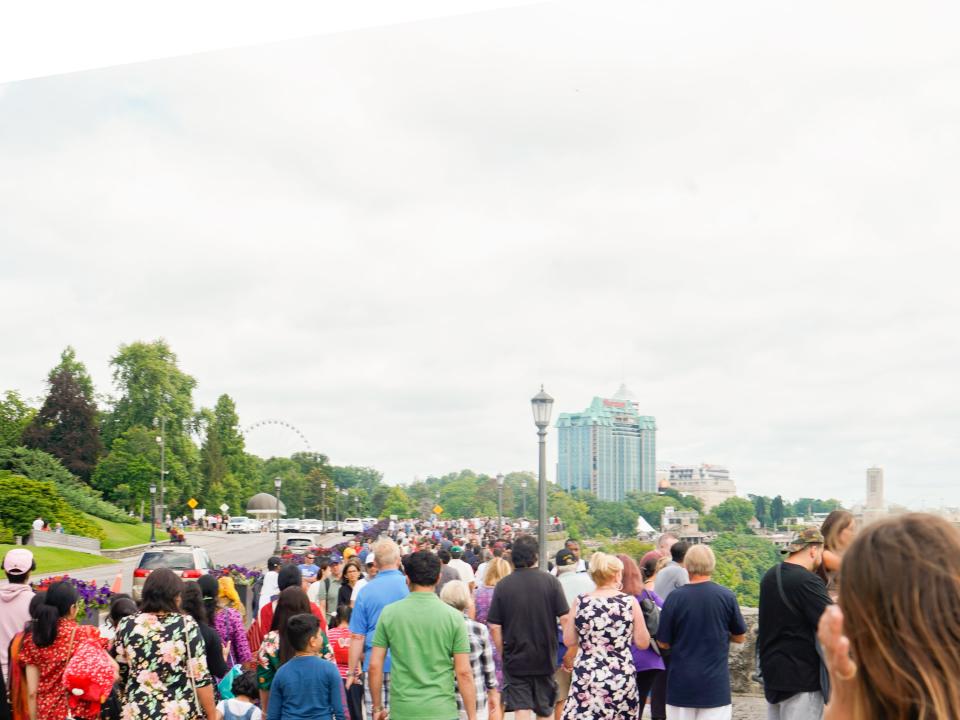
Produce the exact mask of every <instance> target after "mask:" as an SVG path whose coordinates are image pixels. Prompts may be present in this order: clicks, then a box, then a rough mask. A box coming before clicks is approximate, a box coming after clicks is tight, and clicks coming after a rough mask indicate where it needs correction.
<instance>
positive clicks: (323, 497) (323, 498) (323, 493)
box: [320, 480, 327, 531]
mask: <svg viewBox="0 0 960 720" xmlns="http://www.w3.org/2000/svg"><path fill="white" fill-rule="evenodd" d="M320 512H321V513H323V515H322V517H321V518H320V519H321V520H323V529H324V531H326V529H327V481H326V480H321V481H320Z"/></svg>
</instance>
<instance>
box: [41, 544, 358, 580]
mask: <svg viewBox="0 0 960 720" xmlns="http://www.w3.org/2000/svg"><path fill="white" fill-rule="evenodd" d="M298 534H299V533H298ZM314 537H315V539H316V541H317V545H319V546H321V547H330V546H332V545H336V544H337V543H340V542H343V541H345V540H347V539H349V538H346V537H344V536H343V535H340V534H339V533H329V534H323V535H315V536H314ZM280 538H281V540H282V539H283V534H281V535H280ZM275 542H276V536H275V535H274V534H273V533H256V534H250V535H240V534H234V535H228V534H227V533H225V532H216V531H210V532H188V533H187V534H186V543H185V545H195V546H197V547H202V548H203V549H204V550H206V551H207V554H209V555H210V559H211V560H212V561H213V562H214V563H215V564H217V565H230V564H231V563H232V564H235V565H244V566H246V567H259V568H264V567H265V566H266V564H267V558H269V557H270V556H271V555H273V548H274V544H275ZM139 560H140V553H137V554H136V555H134V556H133V557H129V558H124V559H121V560H119V561H118V562H117V563H116V564H110V565H96V566H93V567H88V568H81V569H77V570H69V571H67V572H66V573H63V572H57V573H44V572H43V568H42V567H39V568H37V572H36V573H34V575H33V577H32V579H35V580H39V579H41V578H44V577H49V576H51V575H63V574H67V575H69V576H70V577H73V578H77V579H78V580H87V581H89V580H96V581H97V583H98V584H104V585H112V584H113V581H114V579H115V578H116V576H117V573H121V574H122V576H123V590H124V592H130V588H132V587H133V570H134V568H136V566H137V563H138V562H139Z"/></svg>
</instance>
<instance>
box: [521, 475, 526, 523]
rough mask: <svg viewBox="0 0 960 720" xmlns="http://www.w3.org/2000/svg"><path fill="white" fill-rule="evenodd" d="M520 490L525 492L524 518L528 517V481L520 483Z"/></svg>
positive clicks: (524, 480)
mask: <svg viewBox="0 0 960 720" xmlns="http://www.w3.org/2000/svg"><path fill="white" fill-rule="evenodd" d="M520 489H521V490H522V491H523V517H524V519H526V517H527V479H526V478H524V479H523V480H521V481H520Z"/></svg>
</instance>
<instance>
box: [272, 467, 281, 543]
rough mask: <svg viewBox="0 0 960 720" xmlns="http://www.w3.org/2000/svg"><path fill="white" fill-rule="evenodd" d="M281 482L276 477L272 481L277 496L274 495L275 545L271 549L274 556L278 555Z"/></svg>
mask: <svg viewBox="0 0 960 720" xmlns="http://www.w3.org/2000/svg"><path fill="white" fill-rule="evenodd" d="M281 482H282V481H281V480H280V478H278V477H276V478H274V479H273V487H274V488H276V491H277V495H276V497H277V544H276V545H275V546H274V548H273V554H274V555H279V554H280V484H281Z"/></svg>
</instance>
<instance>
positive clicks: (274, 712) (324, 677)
mask: <svg viewBox="0 0 960 720" xmlns="http://www.w3.org/2000/svg"><path fill="white" fill-rule="evenodd" d="M284 635H285V636H286V638H285V639H286V641H287V642H288V643H289V644H290V648H291V649H292V650H294V652H295V654H294V655H293V657H291V658H290V659H289V660H288V661H287V662H285V663H284V664H283V665H281V666H280V669H279V670H277V674H276V675H275V676H274V678H273V683H272V684H271V685H270V702H269V705H268V709H267V720H331V719H333V718H335V720H346V715H345V714H344V712H343V703H342V702H341V692H342V685H341V681H340V673H339V671H338V670H337V666H336V665H334V664H333V663H332V662H330V661H329V660H324V659H323V658H321V657H320V656H319V652H320V649H321V648H322V647H323V637H322V636H321V634H320V621H319V620H318V619H317V618H316V617H315V616H314V615H312V614H310V613H303V614H301V615H294V616H293V617H292V618H290V619H289V620H288V621H287V627H286V629H285V630H284Z"/></svg>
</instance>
